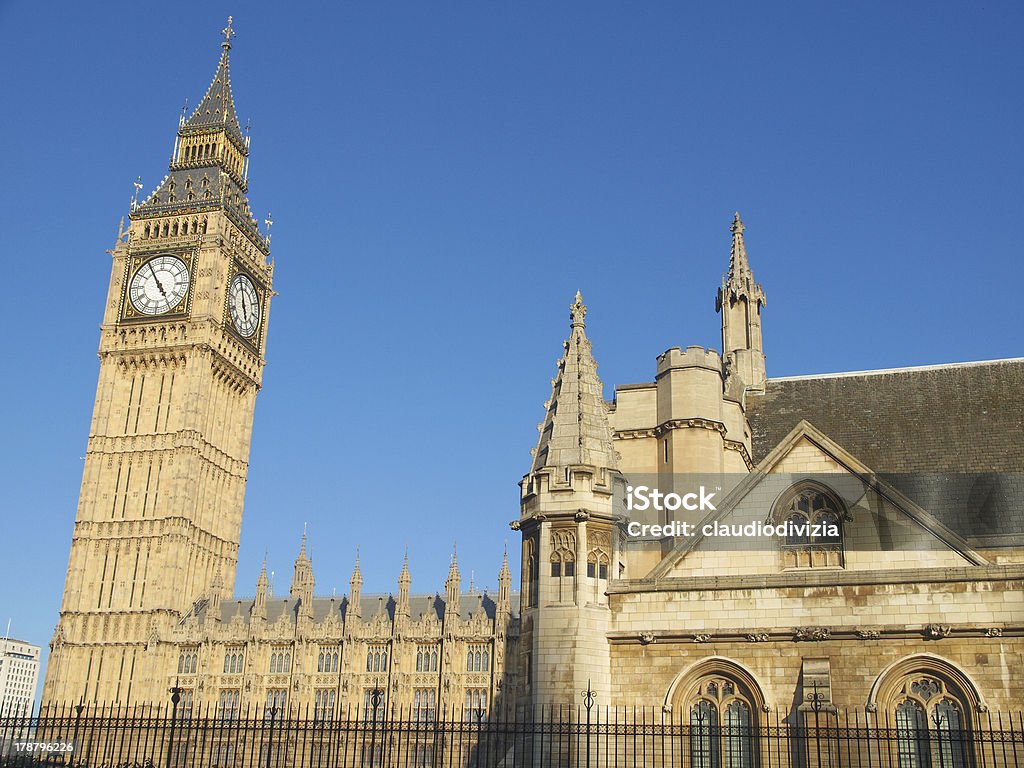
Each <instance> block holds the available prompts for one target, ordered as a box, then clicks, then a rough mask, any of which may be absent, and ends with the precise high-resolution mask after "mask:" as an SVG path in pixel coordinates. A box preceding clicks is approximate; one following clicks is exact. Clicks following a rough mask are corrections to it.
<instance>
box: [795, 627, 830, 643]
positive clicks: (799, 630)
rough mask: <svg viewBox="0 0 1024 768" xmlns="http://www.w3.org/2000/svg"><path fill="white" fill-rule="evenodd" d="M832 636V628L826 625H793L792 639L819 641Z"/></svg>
mask: <svg viewBox="0 0 1024 768" xmlns="http://www.w3.org/2000/svg"><path fill="white" fill-rule="evenodd" d="M830 637H832V630H831V629H829V628H828V627H795V628H794V629H793V639H794V640H798V641H815V642H816V641H820V640H828V639H829V638H830Z"/></svg>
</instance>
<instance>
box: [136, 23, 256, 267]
mask: <svg viewBox="0 0 1024 768" xmlns="http://www.w3.org/2000/svg"><path fill="white" fill-rule="evenodd" d="M222 33H223V35H224V39H223V41H222V42H221V53H220V59H219V61H218V62H217V69H216V71H215V72H214V75H213V80H211V81H210V85H209V87H208V88H207V89H206V93H205V95H204V96H203V98H202V99H200V101H199V104H198V105H197V106H196V108H195V109H194V110H193V111H192V114H191V115H189V116H188V117H187V118H186V117H185V115H186V114H187V110H186V111H185V112H183V114H182V116H181V117H179V119H178V132H177V135H176V136H175V139H174V149H173V154H172V156H171V164H170V167H169V168H168V171H169V173H168V175H167V176H166V177H164V179H163V181H162V182H161V183H160V184H159V185H158V186H157V188H156V189H155V190H153V192H152V193H150V195H149V196H147V197H146V198H144V199H142V200H141V201H140V203H139V205H137V206H135V208H134V209H133V212H132V213H133V216H132V218H133V219H134V218H147V217H152V216H156V215H161V214H168V213H176V212H177V211H179V210H181V209H185V210H187V211H188V212H190V213H192V212H195V211H196V210H197V209H199V210H211V209H226V211H227V212H228V214H230V215H231V217H232V218H233V219H234V220H235V223H236V224H238V225H239V226H241V227H242V229H243V230H245V231H246V232H247V233H248V234H249V235H250V236H251V237H252V238H253V239H254V240H258V243H257V245H258V247H260V248H261V249H262V250H263V251H264V252H266V251H268V250H269V245H268V243H267V242H266V241H265V238H264V237H263V236H262V235H260V233H259V225H258V224H257V222H256V219H255V218H254V217H253V215H252V211H251V210H250V209H249V201H248V199H247V198H246V194H245V193H246V192H247V190H248V169H249V141H248V138H247V136H246V134H245V133H244V132H243V131H242V127H241V124H240V123H239V121H238V112H237V111H236V109H235V98H234V96H233V94H232V92H231V59H230V55H229V52H230V50H231V45H232V44H231V41H232V40H233V38H234V37H235V31H234V27H233V26H232V19H231V17H228V24H227V26H226V27H224V29H223V31H222ZM186 104H187V102H186Z"/></svg>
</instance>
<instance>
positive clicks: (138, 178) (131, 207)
mask: <svg viewBox="0 0 1024 768" xmlns="http://www.w3.org/2000/svg"><path fill="white" fill-rule="evenodd" d="M132 186H133V187H135V192H134V193H133V194H132V202H131V204H130V205H129V206H128V210H129V211H134V210H135V209H136V208H137V207H138V205H139V192H141V191H142V177H141V176H136V177H135V181H133V182H132Z"/></svg>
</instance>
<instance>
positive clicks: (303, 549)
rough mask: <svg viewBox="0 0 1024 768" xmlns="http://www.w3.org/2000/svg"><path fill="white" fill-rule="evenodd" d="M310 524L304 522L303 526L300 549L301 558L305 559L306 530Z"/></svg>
mask: <svg viewBox="0 0 1024 768" xmlns="http://www.w3.org/2000/svg"><path fill="white" fill-rule="evenodd" d="M308 526H309V523H306V522H304V523H303V524H302V545H301V546H300V547H299V557H303V556H304V555H305V554H306V530H307V527H308Z"/></svg>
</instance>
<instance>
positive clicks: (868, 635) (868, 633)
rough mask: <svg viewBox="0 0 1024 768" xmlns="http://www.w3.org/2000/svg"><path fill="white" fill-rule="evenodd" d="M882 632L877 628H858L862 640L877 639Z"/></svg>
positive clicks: (858, 634)
mask: <svg viewBox="0 0 1024 768" xmlns="http://www.w3.org/2000/svg"><path fill="white" fill-rule="evenodd" d="M880 634H881V633H879V631H878V630H877V629H858V630H857V637H859V638H860V639H861V640H877V639H878V638H879V636H880Z"/></svg>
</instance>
